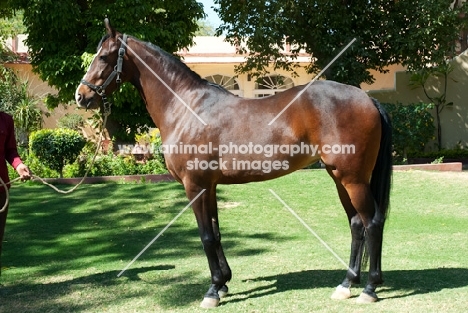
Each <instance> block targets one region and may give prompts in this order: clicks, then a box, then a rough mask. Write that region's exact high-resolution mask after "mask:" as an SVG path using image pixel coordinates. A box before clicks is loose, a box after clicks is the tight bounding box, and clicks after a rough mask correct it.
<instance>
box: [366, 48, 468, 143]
mask: <svg viewBox="0 0 468 313" xmlns="http://www.w3.org/2000/svg"><path fill="white" fill-rule="evenodd" d="M452 65H453V67H454V70H453V72H452V73H450V75H449V79H448V85H447V102H453V103H454V104H453V106H448V107H446V108H445V109H444V110H443V111H442V113H441V128H442V147H443V148H447V149H452V148H455V147H456V146H457V145H458V143H459V142H460V143H461V145H462V146H463V147H465V148H468V54H467V51H465V52H464V53H462V54H461V55H459V56H458V57H456V58H455V60H454V61H453V62H452ZM391 75H392V76H393V77H394V82H395V83H394V87H393V88H390V89H382V90H370V91H368V94H369V96H371V97H374V98H376V99H378V100H379V101H380V102H388V103H396V102H401V103H403V104H409V103H419V102H426V103H427V102H429V100H428V99H427V97H426V96H425V95H424V92H423V89H422V88H418V89H412V88H411V87H410V86H409V78H410V75H409V74H407V73H406V72H404V71H397V72H395V73H392V74H391ZM442 83H443V80H439V79H435V78H433V79H431V80H429V81H428V86H431V87H429V94H430V95H437V94H438V93H437V91H439V90H443V88H442V87H443V86H442V85H441V84H442ZM433 115H434V116H435V114H433Z"/></svg>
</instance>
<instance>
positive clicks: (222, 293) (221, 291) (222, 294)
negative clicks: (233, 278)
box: [218, 285, 229, 298]
mask: <svg viewBox="0 0 468 313" xmlns="http://www.w3.org/2000/svg"><path fill="white" fill-rule="evenodd" d="M228 290H229V289H228V286H226V285H224V286H223V287H221V289H219V290H218V296H219V297H220V298H224V297H225V296H227V294H228Z"/></svg>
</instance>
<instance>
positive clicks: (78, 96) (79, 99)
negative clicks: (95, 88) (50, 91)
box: [76, 93, 83, 102]
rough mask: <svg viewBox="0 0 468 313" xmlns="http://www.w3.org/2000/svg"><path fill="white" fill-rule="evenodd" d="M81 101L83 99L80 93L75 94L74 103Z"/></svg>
mask: <svg viewBox="0 0 468 313" xmlns="http://www.w3.org/2000/svg"><path fill="white" fill-rule="evenodd" d="M81 99H83V96H82V95H81V93H78V94H76V101H77V102H81Z"/></svg>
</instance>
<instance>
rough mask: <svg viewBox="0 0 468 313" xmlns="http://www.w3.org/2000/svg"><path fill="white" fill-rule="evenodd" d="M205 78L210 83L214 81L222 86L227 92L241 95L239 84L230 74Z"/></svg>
mask: <svg viewBox="0 0 468 313" xmlns="http://www.w3.org/2000/svg"><path fill="white" fill-rule="evenodd" d="M205 79H206V80H207V81H209V82H210V83H214V84H217V85H220V86H222V87H224V88H225V89H226V90H228V91H229V92H231V93H233V94H235V95H238V96H241V95H242V91H241V90H240V88H239V84H238V83H237V81H236V79H235V78H234V77H232V76H224V75H220V74H215V75H210V76H206V77H205Z"/></svg>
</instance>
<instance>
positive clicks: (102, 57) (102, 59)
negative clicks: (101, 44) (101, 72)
mask: <svg viewBox="0 0 468 313" xmlns="http://www.w3.org/2000/svg"><path fill="white" fill-rule="evenodd" d="M106 59H107V55H100V56H99V60H100V61H105V60H106Z"/></svg>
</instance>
